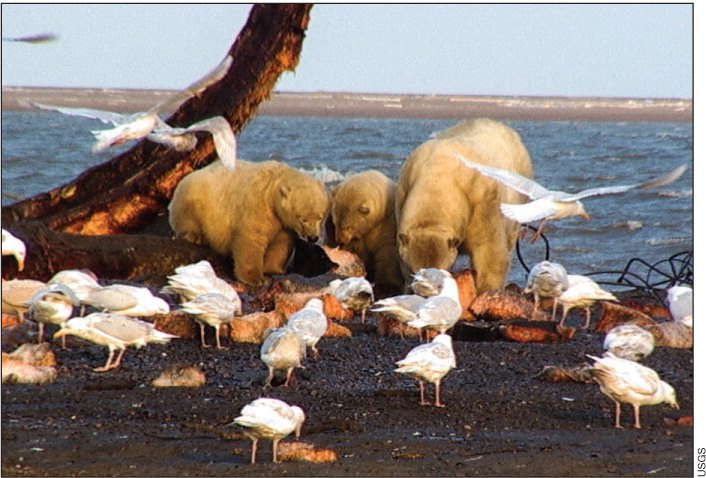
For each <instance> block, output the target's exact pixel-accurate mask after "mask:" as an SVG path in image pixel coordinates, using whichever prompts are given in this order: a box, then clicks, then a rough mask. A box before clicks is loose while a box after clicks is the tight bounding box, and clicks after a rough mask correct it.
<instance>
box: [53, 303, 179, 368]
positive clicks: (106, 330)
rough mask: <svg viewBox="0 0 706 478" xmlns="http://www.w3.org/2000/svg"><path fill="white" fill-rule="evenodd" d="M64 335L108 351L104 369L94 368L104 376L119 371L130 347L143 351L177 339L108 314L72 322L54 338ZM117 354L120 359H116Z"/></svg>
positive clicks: (96, 314)
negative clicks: (88, 341)
mask: <svg viewBox="0 0 706 478" xmlns="http://www.w3.org/2000/svg"><path fill="white" fill-rule="evenodd" d="M65 335H75V336H77V337H81V338H82V339H86V340H90V341H91V342H93V343H96V344H98V345H105V346H106V347H108V351H109V353H108V360H107V361H106V362H105V365H104V366H102V367H99V368H94V369H93V370H94V371H96V372H105V371H106V370H111V369H114V368H117V367H119V366H120V361H121V360H122V358H123V354H124V353H125V349H126V348H127V347H128V346H130V345H133V346H135V347H137V348H140V347H142V346H144V345H147V344H148V343H151V342H156V343H160V344H163V343H167V342H169V340H170V339H174V338H177V336H176V335H171V334H166V333H164V332H160V331H159V330H157V329H155V327H154V324H151V323H149V322H144V321H142V320H138V319H133V318H132V317H126V316H124V315H119V314H110V313H105V312H96V313H93V314H89V315H87V316H85V317H74V318H73V319H69V320H68V321H66V323H65V324H64V327H63V328H61V329H60V330H59V331H58V332H57V333H55V334H54V338H57V337H63V336H65ZM116 350H117V351H118V355H117V357H115V351H116Z"/></svg>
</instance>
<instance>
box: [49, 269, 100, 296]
mask: <svg viewBox="0 0 706 478" xmlns="http://www.w3.org/2000/svg"><path fill="white" fill-rule="evenodd" d="M47 283H48V284H50V285H52V284H57V285H58V284H64V285H66V286H68V287H69V288H70V289H71V290H72V291H73V292H74V294H76V297H78V299H79V300H80V301H82V302H83V301H85V300H86V298H87V297H88V294H90V293H91V292H95V291H97V290H100V289H102V287H103V286H101V285H100V284H99V283H98V281H97V280H96V276H95V274H93V273H92V272H90V271H87V272H84V271H81V270H77V269H67V270H63V271H59V272H57V273H56V274H54V275H53V276H52V278H51V279H49V282H47Z"/></svg>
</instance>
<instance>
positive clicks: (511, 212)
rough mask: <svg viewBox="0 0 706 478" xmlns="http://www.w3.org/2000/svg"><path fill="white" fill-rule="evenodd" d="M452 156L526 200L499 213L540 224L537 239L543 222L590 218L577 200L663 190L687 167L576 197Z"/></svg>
mask: <svg viewBox="0 0 706 478" xmlns="http://www.w3.org/2000/svg"><path fill="white" fill-rule="evenodd" d="M455 156H456V157H457V158H458V159H460V160H461V161H462V162H463V164H465V165H466V166H468V167H469V168H473V169H475V170H477V171H478V172H480V173H481V174H483V175H484V176H488V177H490V178H493V179H495V180H497V181H500V182H501V183H503V184H504V185H506V186H508V187H510V188H512V189H514V190H515V191H518V192H520V193H522V194H524V195H525V196H527V197H528V198H529V199H530V202H528V203H526V204H506V203H503V204H501V205H500V209H501V211H502V213H503V214H504V215H505V216H506V217H508V218H509V219H512V220H513V221H515V222H519V223H522V224H526V223H529V222H533V221H539V220H541V221H542V223H541V224H540V226H539V229H538V230H537V233H536V234H535V236H536V237H539V234H540V233H541V231H542V227H543V226H544V224H545V223H546V221H549V220H556V219H566V218H568V217H572V216H583V217H584V218H586V219H588V218H589V217H590V216H589V215H588V213H587V212H586V210H585V209H584V207H583V204H582V203H581V201H580V200H581V199H584V198H588V197H592V196H604V195H607V194H619V193H623V192H625V191H629V190H630V189H651V188H656V187H660V186H665V185H667V184H670V183H672V182H674V181H676V180H677V179H679V178H680V177H681V175H682V174H684V172H685V171H686V169H687V165H686V164H684V165H682V166H679V167H678V168H676V169H675V170H673V171H671V172H670V173H668V174H666V175H664V176H661V177H659V178H657V179H653V180H651V181H645V182H642V183H637V184H629V185H620V186H606V187H602V188H591V189H585V190H583V191H579V192H576V193H566V192H564V191H552V190H549V189H547V188H545V187H544V186H542V185H541V184H539V183H537V182H535V181H533V180H531V179H528V178H526V177H524V176H521V175H519V174H515V173H513V172H511V171H506V170H504V169H498V168H493V167H490V166H485V165H482V164H478V163H476V162H473V161H470V160H469V159H467V158H465V157H464V156H463V155H461V154H457V153H455ZM536 237H535V239H536Z"/></svg>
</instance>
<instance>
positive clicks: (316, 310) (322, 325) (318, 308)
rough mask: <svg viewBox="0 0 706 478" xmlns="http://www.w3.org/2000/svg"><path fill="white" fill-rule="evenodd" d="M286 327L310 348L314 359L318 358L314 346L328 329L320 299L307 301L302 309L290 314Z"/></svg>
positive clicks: (317, 352)
mask: <svg viewBox="0 0 706 478" xmlns="http://www.w3.org/2000/svg"><path fill="white" fill-rule="evenodd" d="M286 327H287V328H288V329H290V330H293V331H294V332H296V333H297V334H298V335H299V337H300V338H301V339H302V341H303V342H304V344H306V346H307V347H310V348H311V351H312V352H313V354H314V358H316V359H318V358H319V351H318V350H317V349H316V344H317V343H318V342H319V339H321V337H323V335H324V334H325V333H326V329H328V319H327V318H326V315H325V314H324V303H323V301H322V300H321V299H309V301H308V302H307V303H306V305H305V306H304V308H303V309H300V310H298V311H297V312H295V313H293V314H292V316H291V317H290V318H289V320H288V321H287V325H286Z"/></svg>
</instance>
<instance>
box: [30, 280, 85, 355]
mask: <svg viewBox="0 0 706 478" xmlns="http://www.w3.org/2000/svg"><path fill="white" fill-rule="evenodd" d="M79 305H81V301H80V300H79V299H78V297H76V294H74V291H73V290H71V288H70V287H69V286H67V285H64V284H56V285H52V286H50V287H49V288H48V289H43V290H40V291H39V292H37V293H36V294H34V296H32V299H31V300H30V301H29V311H30V314H31V315H32V318H33V319H34V320H36V321H37V322H38V323H39V334H38V337H37V340H38V342H39V343H41V342H42V340H43V339H44V324H54V325H58V326H59V327H62V328H63V327H64V324H65V323H66V321H67V320H69V319H70V318H71V315H72V314H73V311H74V307H78V306H79ZM61 347H62V348H66V338H65V337H62V338H61Z"/></svg>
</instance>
